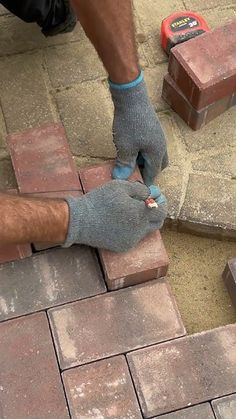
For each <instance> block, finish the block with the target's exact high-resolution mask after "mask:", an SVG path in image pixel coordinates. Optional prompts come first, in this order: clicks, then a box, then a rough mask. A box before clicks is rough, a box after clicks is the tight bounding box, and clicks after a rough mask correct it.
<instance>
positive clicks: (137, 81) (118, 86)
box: [108, 71, 144, 90]
mask: <svg viewBox="0 0 236 419" xmlns="http://www.w3.org/2000/svg"><path fill="white" fill-rule="evenodd" d="M143 80H144V74H143V71H140V73H139V76H138V77H137V78H136V79H135V80H133V81H131V82H129V83H113V82H112V81H111V80H110V79H108V83H109V86H110V88H112V89H116V90H127V89H132V88H133V87H136V86H138V84H140V83H141V82H142V81H143Z"/></svg>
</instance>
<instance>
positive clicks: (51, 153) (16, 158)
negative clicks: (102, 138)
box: [7, 124, 81, 193]
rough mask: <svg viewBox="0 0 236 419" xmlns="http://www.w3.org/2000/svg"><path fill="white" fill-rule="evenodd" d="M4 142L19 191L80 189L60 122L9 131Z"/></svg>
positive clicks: (36, 191)
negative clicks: (6, 145)
mask: <svg viewBox="0 0 236 419" xmlns="http://www.w3.org/2000/svg"><path fill="white" fill-rule="evenodd" d="M7 143H8V147H9V151H10V154H11V158H12V163H13V167H14V170H15V175H16V179H17V183H18V188H19V191H20V192H21V193H38V192H55V191H67V190H68V191H70V190H81V185H80V181H79V178H78V175H77V172H76V166H75V163H74V161H73V158H72V155H71V152H70V149H69V145H68V142H67V139H66V136H65V130H64V128H63V126H62V125H61V124H51V125H45V126H43V127H41V128H33V129H29V130H26V131H24V132H20V133H16V134H10V135H8V136H7Z"/></svg>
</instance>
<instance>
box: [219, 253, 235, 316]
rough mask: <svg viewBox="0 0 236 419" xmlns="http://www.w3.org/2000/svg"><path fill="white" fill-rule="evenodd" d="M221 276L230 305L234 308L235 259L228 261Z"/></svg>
mask: <svg viewBox="0 0 236 419" xmlns="http://www.w3.org/2000/svg"><path fill="white" fill-rule="evenodd" d="M222 276H223V280H224V283H225V286H226V288H227V290H228V292H229V295H230V297H231V300H232V303H233V305H234V307H235V308H236V259H232V260H229V262H228V263H227V265H226V267H225V269H224V272H223V275H222Z"/></svg>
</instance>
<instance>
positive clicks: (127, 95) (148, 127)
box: [109, 73, 168, 186]
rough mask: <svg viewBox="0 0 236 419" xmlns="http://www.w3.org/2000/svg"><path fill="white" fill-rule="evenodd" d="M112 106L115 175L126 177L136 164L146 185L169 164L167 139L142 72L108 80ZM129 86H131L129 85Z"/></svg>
mask: <svg viewBox="0 0 236 419" xmlns="http://www.w3.org/2000/svg"><path fill="white" fill-rule="evenodd" d="M109 84H110V90H111V94H112V99H113V102H114V106H115V113H114V122H113V139H114V144H115V146H116V149H117V162H116V165H115V168H114V170H113V178H114V179H128V178H129V176H130V175H131V174H132V172H133V171H134V169H135V165H136V162H137V158H138V157H139V159H138V164H139V163H140V157H141V164H143V169H142V168H141V171H142V175H143V179H144V182H145V184H146V185H148V186H149V185H151V184H153V180H154V178H155V176H156V175H158V174H159V173H160V172H161V170H163V169H164V168H165V167H166V166H167V165H168V155H167V148H166V140H165V136H164V133H163V130H162V128H161V125H160V122H159V119H158V117H157V115H156V113H155V110H154V108H153V106H152V104H151V102H150V100H149V97H148V94H147V90H146V85H145V82H144V80H143V75H142V73H141V74H140V76H139V79H137V80H136V81H134V82H132V83H128V84H124V85H119V84H115V83H112V82H111V81H110V82H109ZM129 86H130V87H129Z"/></svg>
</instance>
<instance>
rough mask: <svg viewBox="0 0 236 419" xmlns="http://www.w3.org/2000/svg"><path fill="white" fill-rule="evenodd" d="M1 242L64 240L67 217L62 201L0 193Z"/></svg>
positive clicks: (67, 213)
mask: <svg viewBox="0 0 236 419" xmlns="http://www.w3.org/2000/svg"><path fill="white" fill-rule="evenodd" d="M0 220H1V222H0V243H1V244H14V243H17V244H20V243H33V242H48V243H63V242H64V241H65V238H66V234H67V229H68V220H69V211H68V205H67V203H66V202H65V201H63V200H59V199H58V200H51V199H43V200H41V199H37V198H26V197H23V196H22V197H19V196H14V195H8V194H5V193H0Z"/></svg>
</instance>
